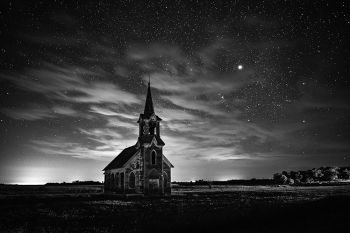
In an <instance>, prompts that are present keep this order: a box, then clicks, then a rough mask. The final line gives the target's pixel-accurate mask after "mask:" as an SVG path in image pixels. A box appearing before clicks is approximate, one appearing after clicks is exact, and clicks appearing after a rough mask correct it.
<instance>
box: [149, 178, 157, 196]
mask: <svg viewBox="0 0 350 233" xmlns="http://www.w3.org/2000/svg"><path fill="white" fill-rule="evenodd" d="M148 187H149V192H150V193H151V194H157V193H158V192H159V179H149V186H148Z"/></svg>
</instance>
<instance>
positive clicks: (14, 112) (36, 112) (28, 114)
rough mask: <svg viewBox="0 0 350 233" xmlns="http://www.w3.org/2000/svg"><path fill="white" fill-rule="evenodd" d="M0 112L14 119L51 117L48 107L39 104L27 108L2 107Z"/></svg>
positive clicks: (31, 119)
mask: <svg viewBox="0 0 350 233" xmlns="http://www.w3.org/2000/svg"><path fill="white" fill-rule="evenodd" d="M1 112H3V113H4V114H5V115H7V116H9V117H11V118H13V119H16V120H28V121H35V120H41V119H45V118H52V117H53V114H52V112H51V111H50V109H48V108H46V107H40V106H39V105H33V106H30V107H27V108H4V109H1Z"/></svg>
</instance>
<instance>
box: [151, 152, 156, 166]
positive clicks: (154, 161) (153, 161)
mask: <svg viewBox="0 0 350 233" xmlns="http://www.w3.org/2000/svg"><path fill="white" fill-rule="evenodd" d="M156 155H157V154H156V152H155V151H152V155H151V163H152V165H154V164H156Z"/></svg>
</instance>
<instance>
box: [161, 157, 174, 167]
mask: <svg viewBox="0 0 350 233" xmlns="http://www.w3.org/2000/svg"><path fill="white" fill-rule="evenodd" d="M163 161H164V162H165V163H166V164H168V165H169V167H171V168H173V167H174V165H173V164H172V163H171V162H170V161H169V159H167V157H165V155H163Z"/></svg>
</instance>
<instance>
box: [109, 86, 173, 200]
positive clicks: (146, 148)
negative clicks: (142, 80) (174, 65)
mask: <svg viewBox="0 0 350 233" xmlns="http://www.w3.org/2000/svg"><path fill="white" fill-rule="evenodd" d="M161 121H162V119H161V118H159V117H158V116H157V115H156V114H155V112H154V107H153V101H152V94H151V86H150V82H148V89H147V97H146V104H145V109H144V112H143V114H142V113H141V114H140V117H139V119H138V121H137V123H138V124H139V137H138V139H137V142H136V144H135V145H133V146H130V147H127V148H125V149H124V150H123V151H122V152H121V153H120V154H119V155H118V156H117V157H115V158H114V159H113V160H112V161H111V162H110V163H109V164H108V165H107V166H106V167H105V168H104V169H103V171H104V177H105V178H104V179H105V180H104V189H105V192H113V193H125V194H127V193H138V194H145V195H170V194H171V168H173V167H174V166H173V165H172V164H171V163H170V161H169V160H168V159H167V158H166V157H165V156H164V155H163V147H164V145H165V144H164V142H163V140H162V139H161V137H160V122H161Z"/></svg>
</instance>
